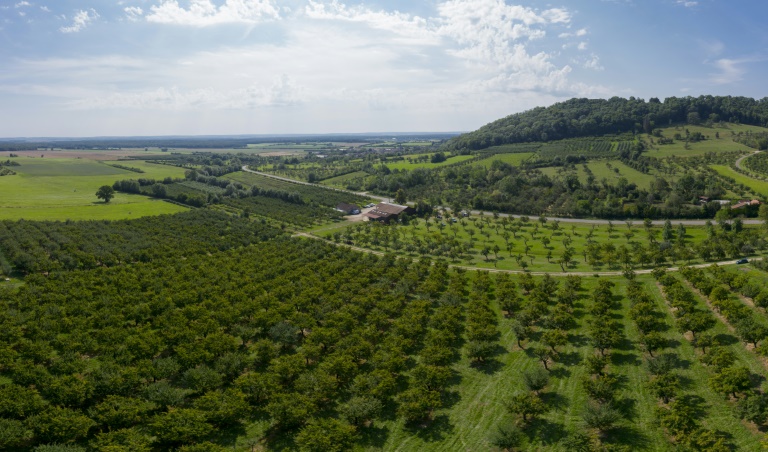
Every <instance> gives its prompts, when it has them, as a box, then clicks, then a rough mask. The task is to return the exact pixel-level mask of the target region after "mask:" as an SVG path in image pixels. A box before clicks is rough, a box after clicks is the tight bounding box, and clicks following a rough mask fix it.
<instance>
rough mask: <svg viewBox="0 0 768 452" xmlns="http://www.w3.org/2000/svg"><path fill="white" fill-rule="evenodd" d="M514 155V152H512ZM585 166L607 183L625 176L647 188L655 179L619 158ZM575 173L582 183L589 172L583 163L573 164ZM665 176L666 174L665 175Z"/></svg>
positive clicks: (550, 170)
mask: <svg viewBox="0 0 768 452" xmlns="http://www.w3.org/2000/svg"><path fill="white" fill-rule="evenodd" d="M513 155H514V154H513ZM586 166H587V168H589V170H590V171H591V172H592V175H593V176H594V178H595V182H600V181H601V180H603V179H606V180H607V181H608V182H609V183H611V184H615V183H616V181H618V180H619V179H620V178H622V177H623V178H626V179H627V182H629V183H630V184H636V185H637V186H638V187H642V188H648V187H649V186H650V185H651V183H653V181H654V180H655V179H656V176H655V175H654V174H653V172H651V173H642V172H640V171H638V170H636V169H634V168H630V167H629V166H627V165H625V164H624V163H622V162H621V161H619V160H595V161H591V162H588V163H586ZM575 169H576V175H577V176H578V178H579V182H581V183H582V184H586V183H587V179H588V177H589V174H587V172H586V171H585V170H584V165H582V164H578V165H575ZM541 172H542V173H544V174H546V175H548V176H555V175H562V174H565V173H567V172H568V171H567V170H566V169H565V168H563V167H551V166H550V167H546V168H541ZM665 177H666V176H665ZM667 178H668V180H669V181H670V182H671V181H674V176H672V177H667Z"/></svg>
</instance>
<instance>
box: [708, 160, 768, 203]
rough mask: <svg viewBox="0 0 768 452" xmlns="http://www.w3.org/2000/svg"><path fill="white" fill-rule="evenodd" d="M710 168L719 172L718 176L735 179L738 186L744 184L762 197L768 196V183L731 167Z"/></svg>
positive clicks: (714, 166)
mask: <svg viewBox="0 0 768 452" xmlns="http://www.w3.org/2000/svg"><path fill="white" fill-rule="evenodd" d="M710 167H711V168H712V169H713V170H715V171H717V173H718V174H720V175H722V176H726V177H730V178H732V179H734V180H735V181H736V183H737V184H743V185H745V186H747V187H749V188H750V189H751V190H752V191H754V192H755V193H758V194H760V195H761V196H768V182H766V181H764V180H759V179H754V178H752V177H749V176H747V175H745V174H741V173H739V172H736V171H734V170H733V168H731V167H729V166H725V165H710Z"/></svg>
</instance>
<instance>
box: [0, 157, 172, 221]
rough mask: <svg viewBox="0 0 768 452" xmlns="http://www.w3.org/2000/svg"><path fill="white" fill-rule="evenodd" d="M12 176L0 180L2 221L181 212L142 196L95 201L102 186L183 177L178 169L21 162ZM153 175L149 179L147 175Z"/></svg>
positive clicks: (63, 161) (71, 161) (69, 161)
mask: <svg viewBox="0 0 768 452" xmlns="http://www.w3.org/2000/svg"><path fill="white" fill-rule="evenodd" d="M16 161H17V162H18V163H19V164H20V165H21V166H16V167H14V171H16V172H17V175H15V176H4V177H0V193H3V196H2V197H0V219H19V218H24V219H28V220H33V219H34V220H67V219H70V220H87V219H93V220H96V219H98V220H106V219H126V218H137V217H140V216H145V215H158V214H164V213H175V212H180V211H183V210H186V209H185V208H183V207H180V206H177V205H174V204H171V203H168V202H164V201H160V200H154V199H151V198H147V197H145V196H141V195H133V194H123V193H118V194H117V195H116V196H115V198H113V199H112V201H110V202H109V203H108V204H104V203H103V202H101V201H100V200H99V199H97V198H96V195H95V193H96V190H97V189H98V188H99V187H100V186H102V185H112V183H114V182H115V181H116V180H119V179H129V178H133V179H136V178H138V177H155V178H162V177H167V176H170V177H184V170H183V169H181V168H177V167H173V166H165V165H154V164H148V163H143V162H137V161H128V162H125V161H121V162H120V163H121V164H125V165H126V166H135V167H139V166H140V165H141V167H142V169H145V171H147V173H144V174H140V173H135V172H132V171H127V170H123V169H119V168H114V167H111V166H109V165H106V164H103V163H99V162H96V161H92V160H88V159H45V158H42V159H41V158H37V159H32V158H19V159H17V160H16ZM150 175H151V176H150Z"/></svg>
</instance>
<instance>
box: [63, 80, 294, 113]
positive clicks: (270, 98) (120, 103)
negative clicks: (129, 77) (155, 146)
mask: <svg viewBox="0 0 768 452" xmlns="http://www.w3.org/2000/svg"><path fill="white" fill-rule="evenodd" d="M301 92H302V88H301V87H298V86H297V85H296V84H295V82H294V81H293V80H291V78H290V77H288V76H287V75H285V74H282V75H281V76H279V77H277V78H276V79H274V80H273V81H272V83H271V84H261V83H258V82H257V83H253V84H251V85H249V86H247V87H245V88H242V89H232V90H216V89H213V88H199V89H182V88H179V87H176V86H173V87H170V88H165V87H164V88H158V89H155V90H150V91H141V92H127V93H108V94H104V95H102V96H92V97H88V98H85V99H80V100H77V101H74V102H72V103H70V107H71V108H73V109H75V110H94V109H139V110H145V109H152V110H177V111H179V110H195V109H210V108H215V109H254V108H260V107H286V106H294V105H299V104H301V103H302V96H301Z"/></svg>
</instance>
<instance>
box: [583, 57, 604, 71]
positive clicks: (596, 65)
mask: <svg viewBox="0 0 768 452" xmlns="http://www.w3.org/2000/svg"><path fill="white" fill-rule="evenodd" d="M583 66H584V67H585V68H587V69H592V70H595V71H602V70H604V69H605V68H604V67H603V66H602V65H601V64H600V57H598V56H597V55H595V54H592V55H591V56H590V57H589V58H588V59H587V60H586V61H585V62H584V65H583Z"/></svg>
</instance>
